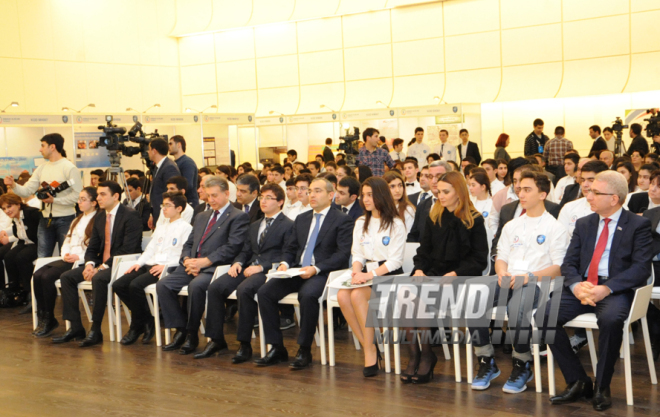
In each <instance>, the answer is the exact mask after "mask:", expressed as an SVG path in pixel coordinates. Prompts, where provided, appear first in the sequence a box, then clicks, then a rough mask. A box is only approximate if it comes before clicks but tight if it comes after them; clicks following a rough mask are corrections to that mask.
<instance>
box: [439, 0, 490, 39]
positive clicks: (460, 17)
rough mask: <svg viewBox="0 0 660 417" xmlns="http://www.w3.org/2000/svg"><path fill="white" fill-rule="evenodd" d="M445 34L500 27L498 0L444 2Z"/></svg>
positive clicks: (484, 30) (483, 30)
mask: <svg viewBox="0 0 660 417" xmlns="http://www.w3.org/2000/svg"><path fill="white" fill-rule="evenodd" d="M444 12H445V19H444V22H445V36H452V35H464V34H467V33H476V32H486V31H489V30H498V29H499V28H500V21H499V16H500V10H499V1H498V0H458V1H448V2H445V3H444Z"/></svg>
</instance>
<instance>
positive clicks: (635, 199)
mask: <svg viewBox="0 0 660 417" xmlns="http://www.w3.org/2000/svg"><path fill="white" fill-rule="evenodd" d="M649 202H650V200H649V193H648V192H646V191H644V192H641V193H634V194H631V195H630V200H629V201H628V210H630V211H631V212H633V213H635V214H642V213H644V212H645V211H646V210H647V209H648V208H649Z"/></svg>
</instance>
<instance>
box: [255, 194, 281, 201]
mask: <svg viewBox="0 0 660 417" xmlns="http://www.w3.org/2000/svg"><path fill="white" fill-rule="evenodd" d="M257 200H259V201H263V200H266V201H277V198H275V197H271V196H269V195H260V196H259V197H257Z"/></svg>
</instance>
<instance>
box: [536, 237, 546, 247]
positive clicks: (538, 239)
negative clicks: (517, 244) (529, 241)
mask: <svg viewBox="0 0 660 417" xmlns="http://www.w3.org/2000/svg"><path fill="white" fill-rule="evenodd" d="M543 242H545V235H538V236H536V243H538V244H539V245H542V244H543Z"/></svg>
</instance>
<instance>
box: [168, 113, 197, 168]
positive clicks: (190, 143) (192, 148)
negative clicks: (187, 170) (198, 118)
mask: <svg viewBox="0 0 660 417" xmlns="http://www.w3.org/2000/svg"><path fill="white" fill-rule="evenodd" d="M176 134H177V135H181V136H183V137H184V138H186V155H188V156H189V157H191V158H192V159H193V160H194V161H195V164H196V165H197V166H198V167H201V166H204V157H203V156H202V155H203V153H202V125H201V124H200V123H196V124H191V125H181V126H176ZM170 137H172V136H170Z"/></svg>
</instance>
